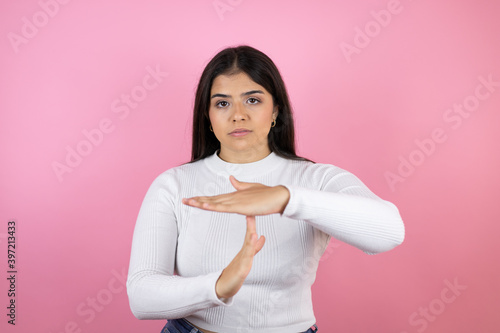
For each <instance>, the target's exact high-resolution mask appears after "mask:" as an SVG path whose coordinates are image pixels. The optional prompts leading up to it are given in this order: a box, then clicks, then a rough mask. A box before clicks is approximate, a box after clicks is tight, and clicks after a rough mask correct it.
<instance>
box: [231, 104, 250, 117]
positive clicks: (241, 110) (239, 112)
mask: <svg viewBox="0 0 500 333" xmlns="http://www.w3.org/2000/svg"><path fill="white" fill-rule="evenodd" d="M233 109H234V112H233V121H238V120H245V119H247V114H246V110H245V107H244V106H243V105H241V104H240V103H236V104H235V105H234V108H233Z"/></svg>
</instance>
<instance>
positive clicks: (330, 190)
mask: <svg viewBox="0 0 500 333" xmlns="http://www.w3.org/2000/svg"><path fill="white" fill-rule="evenodd" d="M312 169H313V170H312V171H311V174H309V175H307V178H308V179H309V180H310V181H311V184H315V185H313V186H316V187H317V188H309V187H308V188H306V187H300V186H288V185H285V186H286V187H287V188H288V190H289V191H290V200H289V202H288V205H287V206H286V208H285V210H284V211H283V214H282V215H283V216H285V217H288V218H292V219H296V220H304V221H306V222H307V223H309V224H311V225H312V226H314V227H315V228H317V229H319V230H321V231H323V232H325V233H326V234H328V235H330V236H332V237H334V238H336V239H338V240H340V241H343V242H345V243H347V244H350V245H353V246H355V247H356V248H358V249H360V250H362V251H363V252H365V253H368V254H377V253H381V252H385V251H389V250H391V249H393V248H394V247H396V246H398V245H400V244H401V243H402V242H403V240H404V236H405V229H404V224H403V221H402V219H401V216H400V214H399V211H398V209H397V208H396V206H395V205H394V204H392V203H391V202H389V201H385V200H382V199H380V198H379V197H377V196H376V195H375V194H373V193H372V192H371V191H370V190H369V189H368V188H367V187H366V186H365V185H364V184H363V183H362V182H361V180H359V179H358V178H357V177H356V176H354V175H353V174H351V173H349V172H347V171H345V170H342V169H340V168H337V167H334V166H330V165H325V164H323V165H321V164H319V165H318V164H316V165H315V166H314V167H313V168H312Z"/></svg>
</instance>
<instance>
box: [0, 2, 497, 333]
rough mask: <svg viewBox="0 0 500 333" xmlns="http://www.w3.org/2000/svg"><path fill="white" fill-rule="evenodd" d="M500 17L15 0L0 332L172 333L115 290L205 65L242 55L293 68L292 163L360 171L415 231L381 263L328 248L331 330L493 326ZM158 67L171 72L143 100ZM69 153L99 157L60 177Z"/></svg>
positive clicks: (6, 47) (480, 6) (481, 12)
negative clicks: (138, 314) (12, 244)
mask: <svg viewBox="0 0 500 333" xmlns="http://www.w3.org/2000/svg"><path fill="white" fill-rule="evenodd" d="M60 1H61V2H63V1H62V0H60ZM44 4H47V5H44ZM55 4H58V6H57V7H58V8H57V7H56V5H55ZM214 4H216V5H217V4H218V5H219V6H223V4H225V6H226V7H225V11H224V12H221V11H219V13H218V12H217V10H216V8H215V6H214ZM44 8H45V9H44ZM220 8H222V7H220ZM388 9H389V10H390V11H388ZM46 12H47V13H48V14H47V13H46ZM499 14H500V3H499V2H497V1H487V0H483V1H472V0H470V1H465V0H462V1H457V0H454V1H451V0H447V1H429V0H427V1H425V0H420V1H410V0H401V1H394V0H388V1H375V0H363V1H361V0H360V1H355V2H347V1H326V0H325V1H310V2H306V1H264V0H252V1H250V0H243V1H240V0H221V1H212V0H203V1H202V0H198V1H165V0H161V1H160V0H143V1H137V0H136V1H96V0H94V1H68V3H66V4H59V3H58V2H55V0H42V1H40V2H38V1H35V0H24V1H2V3H1V4H0V32H1V36H2V39H1V42H0V48H1V62H0V66H1V67H0V73H1V75H0V110H1V111H0V112H1V115H0V156H1V163H0V170H1V173H0V184H1V187H0V189H1V190H0V221H1V227H0V242H1V243H0V247H1V250H0V253H1V258H0V262H1V268H2V272H1V278H0V281H1V282H0V295H1V296H0V308H1V309H3V310H2V313H1V316H0V317H1V318H2V319H1V323H0V329H1V331H2V332H11V331H12V332H28V331H31V330H33V331H35V330H36V331H37V332H48V333H49V332H50V333H61V332H159V331H160V330H161V327H162V326H163V325H164V323H165V321H139V320H137V319H136V318H135V317H134V316H133V315H132V313H131V312H130V309H129V305H128V299H127V296H126V291H125V288H124V286H123V284H122V283H123V282H124V279H125V277H124V274H126V272H127V270H128V263H129V255H130V245H131V239H132V232H133V228H134V225H135V219H136V217H137V213H138V210H139V207H140V205H141V202H142V199H143V197H144V195H145V192H146V190H147V188H148V187H149V185H150V184H151V182H152V181H153V179H154V178H155V177H156V176H157V175H158V174H159V173H161V172H163V171H164V170H166V169H168V168H170V167H173V166H176V165H179V164H181V163H183V162H185V161H187V160H188V159H189V156H190V147H191V144H190V138H191V136H190V135H191V117H192V116H191V113H192V105H193V96H194V91H195V87H196V84H197V80H198V79H199V76H200V74H201V71H202V70H203V68H204V66H205V65H206V63H207V62H208V60H209V59H210V58H211V57H212V56H214V55H215V53H216V52H217V51H219V50H221V49H222V48H224V47H227V46H232V45H238V44H249V45H252V46H254V47H256V48H258V49H260V50H262V51H263V52H265V53H266V54H268V55H269V56H270V57H271V58H272V59H273V60H274V61H275V63H276V64H277V66H278V67H279V69H280V70H281V72H282V75H283V77H284V79H285V82H286V84H287V87H288V90H289V93H290V96H291V101H292V104H293V107H294V110H295V119H296V129H297V137H298V153H299V154H300V155H303V156H305V157H308V158H311V159H313V160H315V161H317V162H322V163H330V164H335V165H338V166H340V167H342V168H344V169H347V170H349V171H351V172H353V173H354V174H356V175H357V176H358V177H360V178H361V179H362V180H363V181H364V182H365V183H366V184H367V185H368V186H369V187H370V188H371V189H372V190H373V191H374V192H375V193H377V194H378V195H379V196H381V197H382V198H384V199H387V200H390V201H392V202H394V203H395V204H396V205H397V206H398V208H399V209H400V212H401V214H402V216H403V220H404V221H405V225H406V240H405V242H404V244H403V245H402V246H401V247H399V248H397V249H395V250H394V251H391V252H388V253H385V254H381V255H377V256H368V255H365V254H363V253H362V252H361V251H359V250H356V249H354V248H351V247H349V246H348V245H346V244H342V243H340V242H338V241H334V242H332V249H333V251H331V252H329V253H328V254H327V255H325V258H324V261H323V262H322V264H321V265H320V269H319V272H318V278H317V281H316V284H315V285H314V290H313V292H314V304H315V313H316V316H317V321H318V325H319V327H320V332H354V333H359V332H381V333H390V332H394V333H404V332H406V333H412V332H424V331H425V332H439V333H442V332H455V333H459V332H464V333H466V332H467V333H470V332H498V331H499V327H500V319H499V318H500V317H499V316H498V314H497V313H498V310H499V309H500V293H499V292H500V287H499V281H500V279H499V277H500V266H499V265H498V254H499V250H500V242H498V232H499V231H500V224H499V223H498V222H499V221H500V219H499V218H500V214H499V212H498V211H499V210H498V206H499V204H498V201H499V198H500V186H499V185H500V177H499V176H498V170H499V168H500V154H499V148H500V131H499V125H500V122H499V121H500V113H499V107H500V84H499V83H498V82H500V62H499V59H500V45H499V39H498V32H499V31H500V21H499V20H498V16H499ZM389 15H390V16H389ZM376 18H377V19H378V21H377V20H376ZM30 27H31V29H30ZM148 67H149V68H150V69H152V70H154V69H155V68H158V70H159V71H160V72H162V73H168V76H166V74H161V75H162V76H159V77H158V78H157V80H156V81H155V80H151V78H146V79H147V80H149V81H147V82H148V84H149V85H148V87H149V89H150V90H145V89H144V87H142V86H143V79H144V78H145V77H146V76H147V75H148V70H147V68H148ZM480 77H482V80H488V78H490V80H492V81H494V82H497V83H494V84H493V85H490V86H489V88H488V87H486V86H484V84H483V83H481V81H480ZM152 86H154V87H152ZM488 89H490V90H488ZM131 93H132V94H134V96H135V98H136V100H137V101H138V102H137V105H135V106H134V108H131V107H128V111H130V112H129V113H128V114H126V113H125V110H126V109H127V107H126V106H125V105H126V104H124V103H123V102H121V101H120V99H121V97H122V95H125V94H129V95H130V94H131ZM479 97H480V98H479ZM464 103H465V104H466V106H467V108H468V110H472V111H467V110H465V109H463V110H465V111H463V112H462V115H460V113H458V112H456V111H453V107H454V104H455V105H457V106H458V107H459V106H460V105H461V104H464ZM113 105H114V107H113ZM118 107H121V109H118ZM450 109H451V110H450ZM117 110H121V111H119V112H114V111H117ZM103 122H104V123H106V122H107V125H106V124H105V126H104V129H105V130H106V129H107V132H108V133H103V134H102V136H100V135H99V134H98V133H97V131H95V129H96V128H99V126H100V124H102V123H103ZM106 126H107V127H106ZM436 129H437V130H436ZM85 131H89V133H94V137H93V141H94V144H90V143H89V140H88V139H86V136H85V134H84V132H85ZM436 131H437V132H436ZM433 132H436V133H437V134H436V135H434V139H433V134H432V133H433ZM430 140H434V142H433V143H432V142H431V141H430ZM416 142H419V143H420V147H421V148H419V145H418V144H417V143H416ZM422 147H423V148H422ZM68 149H70V150H71V149H73V150H76V149H79V150H80V152H82V154H85V155H86V156H83V157H82V158H81V160H80V161H78V160H75V159H74V158H75V157H73V167H69V166H67V169H64V172H62V171H60V173H61V172H62V174H60V175H59V177H58V176H57V174H56V172H55V171H54V169H53V165H54V163H56V164H57V163H60V164H59V166H61V165H63V164H66V161H65V160H66V157H67V154H68ZM402 161H406V162H402ZM70 162H71V161H70ZM409 163H413V164H415V166H410V164H409ZM398 168H399V170H398ZM61 170H62V169H61ZM70 171H71V172H70ZM388 175H389V177H392V179H393V180H394V179H395V180H394V181H393V182H392V183H391V182H390V181H388V179H387V178H386V177H388ZM397 177H399V178H397ZM10 219H15V221H16V223H17V229H16V241H17V250H16V260H17V261H16V268H17V270H18V274H17V281H16V283H17V285H16V288H17V290H16V291H17V295H16V296H17V297H16V304H17V307H16V310H17V317H16V326H15V327H12V326H11V325H8V324H7V319H8V317H7V316H6V313H7V310H6V306H7V305H8V302H9V298H8V297H7V290H8V285H7V280H6V277H7V273H6V270H7V268H6V263H7V249H6V248H7V239H6V236H7V235H6V233H7V222H8V221H9V220H10ZM453 284H455V285H459V286H458V287H456V286H455V287H453V288H451V287H450V285H453ZM457 288H458V289H457Z"/></svg>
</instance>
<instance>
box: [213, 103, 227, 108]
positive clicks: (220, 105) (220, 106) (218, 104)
mask: <svg viewBox="0 0 500 333" xmlns="http://www.w3.org/2000/svg"><path fill="white" fill-rule="evenodd" d="M228 105H229V103H228V102H226V101H220V102H217V103H215V106H216V107H218V108H225V107H226V106H228Z"/></svg>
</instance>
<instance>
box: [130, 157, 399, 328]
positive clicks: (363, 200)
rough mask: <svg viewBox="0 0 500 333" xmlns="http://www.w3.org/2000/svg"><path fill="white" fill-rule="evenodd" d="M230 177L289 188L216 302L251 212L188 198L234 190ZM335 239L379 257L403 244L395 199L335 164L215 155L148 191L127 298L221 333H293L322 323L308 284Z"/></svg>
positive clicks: (154, 315) (157, 315)
mask: <svg viewBox="0 0 500 333" xmlns="http://www.w3.org/2000/svg"><path fill="white" fill-rule="evenodd" d="M229 175H234V176H235V177H236V179H238V180H240V181H244V182H258V183H262V184H265V185H268V186H275V185H284V186H286V187H287V188H288V190H289V191H290V200H289V202H288V205H287V206H286V208H285V210H284V212H283V214H282V215H280V214H273V215H266V216H257V218H256V221H257V233H258V234H262V235H265V237H266V243H265V244H264V247H263V248H262V250H261V251H260V252H259V253H258V254H257V255H256V257H255V259H254V263H253V267H252V270H251V272H250V274H249V275H248V277H247V279H246V280H245V283H244V285H243V287H242V288H241V289H240V291H239V292H238V293H237V294H236V295H235V296H234V297H232V298H230V299H226V300H219V299H218V298H217V296H216V293H215V283H216V281H217V279H218V277H219V275H220V274H221V272H222V270H223V269H224V268H225V267H226V266H227V265H228V264H229V262H230V261H231V260H232V259H233V258H234V256H235V255H236V253H238V251H239V250H240V249H241V247H242V245H243V239H244V236H245V231H246V219H245V216H243V215H239V214H230V213H217V212H210V211H205V210H201V209H197V208H193V207H189V206H186V205H184V204H182V202H181V199H182V198H189V197H193V196H200V195H206V196H208V195H217V194H223V193H228V192H233V191H235V189H234V188H233V187H232V185H231V183H230V182H229ZM330 237H334V238H336V239H338V240H341V241H343V242H345V243H348V244H350V245H353V246H355V247H357V248H359V249H361V250H362V251H364V252H366V253H369V254H375V253H380V252H384V251H388V250H391V249H392V248H394V247H395V246H397V245H399V244H401V242H402V241H403V239H404V225H403V222H402V220H401V217H400V215H399V212H398V209H397V208H396V206H394V205H393V204H392V203H390V202H388V201H384V200H382V199H380V198H378V197H377V196H376V195H375V194H373V193H372V192H371V191H370V190H369V189H368V188H367V187H366V186H365V185H364V184H363V183H362V182H361V181H360V180H359V179H358V178H356V177H355V176H354V175H352V174H351V173H349V172H347V171H345V170H342V169H340V168H338V167H335V166H332V165H328V164H320V163H316V164H315V163H311V162H307V161H294V160H288V159H284V158H281V157H279V156H278V155H276V154H274V153H271V154H270V155H268V156H267V157H265V158H264V159H262V160H260V161H257V162H253V163H247V164H232V163H227V162H225V161H223V160H221V159H220V158H219V157H218V156H217V154H214V155H212V156H210V157H207V158H205V159H203V160H200V161H197V162H194V163H190V164H184V165H181V166H178V167H175V168H172V169H170V170H168V171H166V172H164V173H162V174H161V175H160V176H158V177H157V178H156V179H155V180H154V182H153V184H152V185H151V187H150V188H149V190H148V192H147V194H146V197H145V198H144V202H143V204H142V207H141V209H140V212H139V216H138V219H137V224H136V226H135V230H134V236H133V242H132V254H131V258H130V267H129V273H128V280H127V293H128V297H129V301H130V307H131V309H132V312H133V314H134V315H135V316H136V317H137V318H139V319H174V318H186V319H187V320H189V321H190V322H192V323H193V324H195V325H196V326H199V327H202V328H205V329H207V330H211V331H215V332H221V333H226V332H227V333H235V332H264V331H265V332H271V333H281V332H283V333H290V332H302V331H305V330H307V329H308V328H309V327H310V326H311V325H312V324H314V323H315V322H316V319H315V317H314V313H313V306H312V300H311V285H312V284H313V282H314V280H315V277H316V269H317V267H318V262H319V259H320V257H321V255H322V254H323V252H324V251H325V249H326V247H327V245H328V242H329V240H330Z"/></svg>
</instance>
